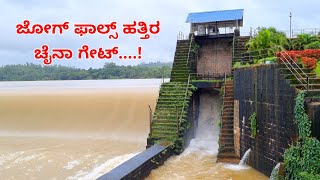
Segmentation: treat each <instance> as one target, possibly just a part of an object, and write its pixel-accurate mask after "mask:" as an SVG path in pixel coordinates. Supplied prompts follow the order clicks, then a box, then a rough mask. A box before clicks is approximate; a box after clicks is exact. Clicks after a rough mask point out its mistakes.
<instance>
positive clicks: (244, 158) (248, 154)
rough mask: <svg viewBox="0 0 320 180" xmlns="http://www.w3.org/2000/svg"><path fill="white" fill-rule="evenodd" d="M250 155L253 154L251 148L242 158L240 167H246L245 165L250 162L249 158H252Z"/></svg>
mask: <svg viewBox="0 0 320 180" xmlns="http://www.w3.org/2000/svg"><path fill="white" fill-rule="evenodd" d="M250 153H251V149H250V148H249V149H248V150H247V151H246V152H245V153H244V155H243V157H242V158H241V160H240V163H239V164H240V165H244V164H246V163H247V160H248V158H249V156H250Z"/></svg>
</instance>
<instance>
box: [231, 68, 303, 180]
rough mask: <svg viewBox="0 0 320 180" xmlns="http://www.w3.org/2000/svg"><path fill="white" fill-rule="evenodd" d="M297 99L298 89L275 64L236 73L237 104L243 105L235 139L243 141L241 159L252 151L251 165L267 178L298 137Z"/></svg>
mask: <svg viewBox="0 0 320 180" xmlns="http://www.w3.org/2000/svg"><path fill="white" fill-rule="evenodd" d="M295 97H296V92H295V89H294V88H292V87H290V85H289V83H287V82H286V80H285V79H284V78H283V77H281V75H280V73H279V70H278V69H277V65H275V64H271V65H262V66H257V67H247V68H239V69H235V70H234V100H235V101H236V102H237V103H239V105H238V109H235V111H234V112H235V114H234V121H235V122H236V123H235V124H239V128H240V131H239V130H238V131H235V137H240V149H239V150H240V156H241V157H242V156H243V154H244V153H245V152H246V151H247V150H248V149H249V148H251V150H252V151H251V156H250V157H251V158H250V159H249V165H250V166H252V167H253V168H255V169H257V170H258V171H260V172H262V173H264V174H265V175H267V176H269V175H270V173H271V171H272V169H273V167H274V166H275V165H276V164H277V163H278V162H281V161H283V157H282V156H283V153H284V151H285V149H287V148H288V147H289V146H290V144H291V143H292V142H293V141H294V140H296V138H297V136H298V132H297V127H296V125H295V123H294V105H295ZM236 107H237V106H235V108H236ZM254 112H256V114H257V134H256V137H252V136H251V122H250V120H249V117H250V116H251V115H252V114H253V113H254ZM237 113H238V114H237ZM235 128H237V127H235ZM238 148H239V147H238Z"/></svg>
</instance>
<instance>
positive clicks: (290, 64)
mask: <svg viewBox="0 0 320 180" xmlns="http://www.w3.org/2000/svg"><path fill="white" fill-rule="evenodd" d="M284 54H285V55H284ZM282 57H283V58H282ZM286 57H288V58H286ZM280 59H281V60H282V61H285V62H287V63H284V64H285V66H286V67H287V69H288V70H289V71H290V72H291V74H292V75H293V76H294V77H295V78H296V79H297V80H298V81H299V82H300V83H301V85H303V86H304V87H305V89H306V90H307V91H309V86H310V85H309V76H308V75H307V74H306V73H305V72H304V71H303V70H302V68H301V67H300V66H299V65H298V64H297V63H296V62H295V61H294V60H293V59H292V58H291V57H290V56H289V54H288V53H287V52H280ZM292 64H294V65H295V66H296V67H294V66H293V65H292ZM289 66H290V67H289ZM297 69H299V70H300V71H301V73H299V72H298V71H297ZM293 70H294V71H295V72H296V73H294V72H293ZM301 74H303V75H304V76H305V78H306V79H307V80H305V78H304V77H303V76H302V75H301ZM297 75H299V77H300V78H299V77H297ZM302 81H304V82H302Z"/></svg>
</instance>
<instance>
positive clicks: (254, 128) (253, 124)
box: [249, 112, 257, 137]
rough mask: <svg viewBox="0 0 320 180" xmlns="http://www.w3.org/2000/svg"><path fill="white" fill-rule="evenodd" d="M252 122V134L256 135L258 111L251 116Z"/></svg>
mask: <svg viewBox="0 0 320 180" xmlns="http://www.w3.org/2000/svg"><path fill="white" fill-rule="evenodd" d="M249 120H250V124H251V136H252V137H256V135H257V113H255V112H254V113H253V114H252V115H251V116H250V117H249Z"/></svg>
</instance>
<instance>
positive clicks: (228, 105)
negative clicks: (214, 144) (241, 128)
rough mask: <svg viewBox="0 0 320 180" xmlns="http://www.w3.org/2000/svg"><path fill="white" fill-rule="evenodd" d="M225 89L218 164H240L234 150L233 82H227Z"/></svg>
mask: <svg viewBox="0 0 320 180" xmlns="http://www.w3.org/2000/svg"><path fill="white" fill-rule="evenodd" d="M224 88H225V95H224V98H223V110H222V111H223V115H222V120H221V129H220V136H219V153H218V159H217V162H228V163H239V157H237V155H236V153H235V149H234V131H233V109H234V103H233V102H234V101H233V100H234V99H233V81H232V80H229V81H227V82H226V84H225V86H224Z"/></svg>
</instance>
